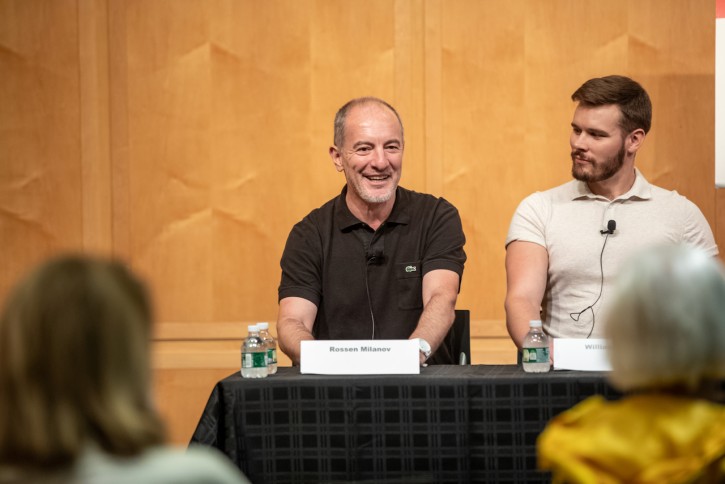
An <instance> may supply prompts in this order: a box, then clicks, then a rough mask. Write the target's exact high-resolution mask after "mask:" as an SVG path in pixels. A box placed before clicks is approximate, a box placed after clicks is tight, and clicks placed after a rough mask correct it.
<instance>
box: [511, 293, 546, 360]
mask: <svg viewBox="0 0 725 484" xmlns="http://www.w3.org/2000/svg"><path fill="white" fill-rule="evenodd" d="M540 317H541V315H540V314H539V308H538V307H536V306H532V305H531V304H530V303H528V301H517V300H513V301H509V300H507V301H506V329H507V330H508V332H509V335H510V336H511V339H512V340H513V342H514V343H515V344H516V347H518V348H519V349H521V347H522V345H523V344H524V338H525V337H526V333H528V332H529V321H531V320H532V319H539V318H540Z"/></svg>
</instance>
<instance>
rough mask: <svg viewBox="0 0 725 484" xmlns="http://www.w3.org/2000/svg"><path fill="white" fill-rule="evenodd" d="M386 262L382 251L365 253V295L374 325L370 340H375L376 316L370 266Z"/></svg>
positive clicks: (368, 249) (367, 251)
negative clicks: (369, 276) (369, 272)
mask: <svg viewBox="0 0 725 484" xmlns="http://www.w3.org/2000/svg"><path fill="white" fill-rule="evenodd" d="M383 262H384V259H383V254H382V251H380V250H379V249H378V250H375V251H373V252H370V247H368V248H367V250H366V251H365V293H366V294H367V296H368V308H369V309H370V321H371V323H372V325H373V330H372V335H371V336H370V339H375V314H374V313H373V300H372V298H371V297H370V284H369V283H368V271H369V270H370V264H373V265H377V264H382V263H383Z"/></svg>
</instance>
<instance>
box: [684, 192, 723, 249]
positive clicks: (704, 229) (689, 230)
mask: <svg viewBox="0 0 725 484" xmlns="http://www.w3.org/2000/svg"><path fill="white" fill-rule="evenodd" d="M685 201H686V206H685V217H684V227H683V235H682V239H683V242H685V243H687V244H690V245H693V246H695V247H697V248H699V249H701V250H703V251H705V253H707V254H709V255H711V256H713V257H714V256H716V255H718V252H719V251H718V248H717V244H716V243H715V237H713V235H712V229H710V224H708V223H707V219H706V218H705V216H704V215H703V214H702V212H701V211H700V209H699V208H698V207H697V205H695V204H694V203H693V202H691V201H690V200H687V199H685Z"/></svg>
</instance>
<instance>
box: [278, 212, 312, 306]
mask: <svg viewBox="0 0 725 484" xmlns="http://www.w3.org/2000/svg"><path fill="white" fill-rule="evenodd" d="M280 266H281V268H282V279H281V281H280V284H279V290H278V301H280V300H282V299H284V298H286V297H301V298H304V299H307V300H309V301H311V302H312V303H313V304H315V305H316V306H319V304H320V300H321V298H322V242H321V239H320V234H319V231H318V230H317V228H316V226H315V224H314V223H313V221H312V219H311V217H310V216H309V215H308V216H307V217H305V218H304V219H303V220H302V221H301V222H299V223H298V224H296V225H295V226H294V227H293V228H292V231H291V232H290V234H289V237H287V243H286V244H285V248H284V252H283V253H282V259H281V261H280Z"/></svg>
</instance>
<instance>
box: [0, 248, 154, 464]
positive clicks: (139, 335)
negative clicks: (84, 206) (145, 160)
mask: <svg viewBox="0 0 725 484" xmlns="http://www.w3.org/2000/svg"><path fill="white" fill-rule="evenodd" d="M150 332H151V310H150V305H149V301H148V297H147V293H146V290H145V288H144V287H143V285H142V284H141V283H140V282H139V281H138V280H137V279H136V278H135V277H134V276H133V275H132V274H131V273H130V272H129V271H128V270H127V269H126V268H125V267H124V266H123V265H121V264H120V263H118V262H112V261H106V260H98V259H90V258H87V257H84V256H66V257H62V258H59V259H55V260H52V261H50V262H48V263H46V264H44V265H42V266H41V267H40V268H38V269H37V270H36V271H34V272H33V273H31V274H30V275H29V276H28V277H27V278H26V279H24V280H23V281H22V282H21V283H20V284H19V285H18V286H17V287H16V288H15V290H14V291H13V292H12V294H11V295H10V297H9V299H8V301H7V304H6V307H5V310H4V312H3V314H2V316H0V466H2V465H8V466H14V467H26V468H31V469H32V468H35V469H37V468H47V469H51V468H60V467H64V466H67V465H70V464H71V463H72V462H73V461H74V460H75V459H76V457H77V456H78V455H79V454H80V453H81V452H82V451H83V449H84V448H85V447H86V446H87V445H88V444H91V443H93V444H96V445H98V446H99V447H100V448H101V449H103V450H104V451H106V452H108V453H110V454H114V455H135V454H138V453H140V452H141V451H142V450H143V449H145V448H146V447H148V446H150V445H156V444H159V443H161V442H162V441H163V426H162V423H161V420H160V418H159V416H158V414H157V412H156V410H155V409H154V408H153V407H152V405H151V403H150V397H149V385H150V369H149V346H150Z"/></svg>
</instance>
